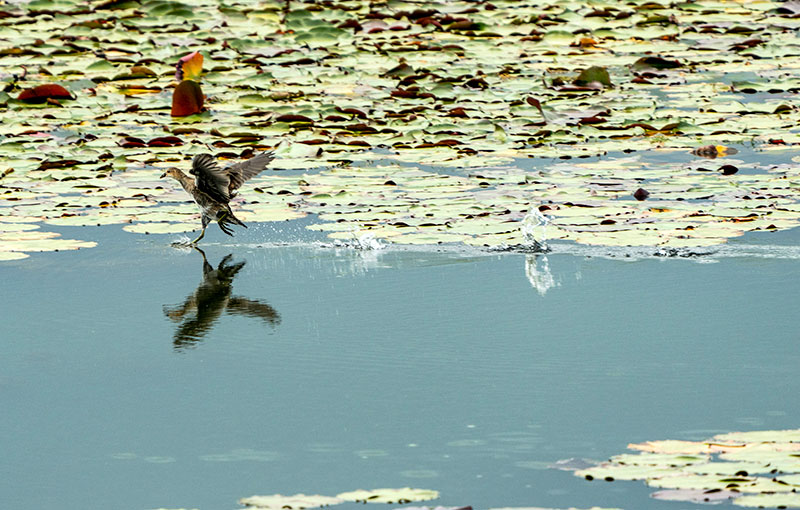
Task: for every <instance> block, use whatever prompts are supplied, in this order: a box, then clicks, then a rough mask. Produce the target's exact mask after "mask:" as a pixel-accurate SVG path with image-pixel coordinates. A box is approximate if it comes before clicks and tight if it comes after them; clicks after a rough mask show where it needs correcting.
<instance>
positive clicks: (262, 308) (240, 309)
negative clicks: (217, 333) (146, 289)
mask: <svg viewBox="0 0 800 510" xmlns="http://www.w3.org/2000/svg"><path fill="white" fill-rule="evenodd" d="M194 249H195V250H197V251H199V252H200V254H201V255H202V256H203V281H202V282H200V285H198V286H197V290H195V291H194V292H193V293H191V294H189V296H187V297H186V300H185V301H184V302H183V304H180V305H173V306H168V305H164V315H166V316H167V317H168V318H169V319H170V320H172V321H173V322H176V323H180V325H179V326H178V329H177V330H176V331H175V336H174V339H173V344H174V346H175V349H177V350H181V349H185V348H187V347H192V346H194V344H196V343H197V342H198V341H200V340H202V339H203V337H204V336H205V335H206V334H207V333H208V332H209V331H210V330H211V328H212V327H214V323H215V322H217V319H219V317H220V316H221V315H222V314H223V313H229V314H231V315H244V316H247V317H253V318H258V319H262V320H263V321H264V322H266V323H267V324H269V325H270V326H272V327H274V326H276V325H278V324H280V322H281V316H280V314H279V313H278V312H277V310H275V309H274V308H272V307H271V306H270V305H268V304H266V303H262V302H261V301H257V300H252V299H247V298H243V297H239V296H232V295H231V293H232V291H233V279H234V278H236V275H237V274H238V273H239V271H241V270H242V268H243V267H244V265H245V262H244V261H242V262H237V263H235V264H232V263H231V258H232V257H233V255H232V254H229V255H227V256H226V257H225V258H223V259H222V261H221V262H220V263H219V265H218V266H217V268H216V269H214V267H213V266H212V265H211V264H209V263H208V260H207V259H206V254H205V253H204V252H203V250H201V249H200V248H197V247H196V246H195V247H194Z"/></svg>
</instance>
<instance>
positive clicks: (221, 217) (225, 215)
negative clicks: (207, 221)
mask: <svg viewBox="0 0 800 510" xmlns="http://www.w3.org/2000/svg"><path fill="white" fill-rule="evenodd" d="M217 223H218V224H219V228H220V229H221V230H222V231H223V232H225V233H226V234H228V235H229V236H231V237H233V230H231V225H239V226H240V227H244V228H247V225H245V224H244V223H242V221H241V220H240V219H239V218H237V217H236V216H234V215H233V212H231V211H230V210H229V211H227V212H222V213H219V214H218V215H217Z"/></svg>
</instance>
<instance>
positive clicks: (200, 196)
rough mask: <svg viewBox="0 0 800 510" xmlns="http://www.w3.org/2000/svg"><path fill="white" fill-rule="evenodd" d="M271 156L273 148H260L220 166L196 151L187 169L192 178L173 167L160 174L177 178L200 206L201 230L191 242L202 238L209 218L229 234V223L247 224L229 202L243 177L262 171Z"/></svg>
mask: <svg viewBox="0 0 800 510" xmlns="http://www.w3.org/2000/svg"><path fill="white" fill-rule="evenodd" d="M273 159H275V155H274V154H273V153H272V152H262V153H259V154H257V155H255V156H253V157H252V158H250V159H248V160H246V161H242V162H241V163H234V164H232V165H228V166H226V167H225V168H220V167H219V165H218V164H217V161H216V159H215V158H214V157H213V156H212V155H211V154H198V155H196V156H195V157H194V158H192V169H191V170H189V173H190V174H191V175H193V176H194V178H192V177H190V176H188V175H186V174H185V173H183V171H182V170H180V169H179V168H175V167H171V168H168V169H167V171H166V172H164V173H163V174H161V178H162V179H163V178H164V177H166V176H167V175H169V176H170V177H172V178H173V179H175V180H176V181H178V182H179V183H180V184H181V186H183V189H185V190H186V192H187V193H189V194H190V195H192V198H193V199H194V201H195V202H196V203H197V205H198V207H200V213H201V215H202V216H201V221H202V224H203V230H202V231H201V232H200V235H199V236H198V237H197V239H195V240H194V241H192V242H191V243H189V244H190V245H195V244H197V243H198V242H199V241H200V239H202V238H203V236H204V235H205V234H206V227H207V226H208V224H209V223H211V222H212V221H216V222H217V223H218V224H219V228H220V229H221V230H222V231H223V232H225V233H226V234H228V235H229V236H232V235H233V230H232V229H231V225H239V226H242V227H244V228H247V225H245V224H244V223H242V222H241V221H240V220H239V218H237V217H236V216H234V215H233V211H231V207H230V205H228V203H229V202H230V201H231V198H233V197H234V196H236V193H234V192H235V191H236V190H237V189H239V188H240V187H241V185H242V184H244V182H245V181H246V180H248V179H251V178H253V177H255V176H256V175H258V174H259V173H261V172H262V171H263V170H264V169H265V168H267V165H269V163H270V162H271V161H272V160H273Z"/></svg>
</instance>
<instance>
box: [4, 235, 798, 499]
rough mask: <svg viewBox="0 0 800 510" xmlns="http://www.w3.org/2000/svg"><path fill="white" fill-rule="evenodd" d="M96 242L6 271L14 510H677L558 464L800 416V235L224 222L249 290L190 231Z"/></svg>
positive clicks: (631, 487)
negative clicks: (425, 494)
mask: <svg viewBox="0 0 800 510" xmlns="http://www.w3.org/2000/svg"><path fill="white" fill-rule="evenodd" d="M66 232H69V231H66ZM87 233H88V234H87ZM81 234H83V235H82V238H84V239H87V238H95V239H98V240H100V241H101V244H100V246H98V247H97V248H94V249H91V250H82V251H80V252H69V253H58V254H41V255H33V256H32V257H31V258H30V259H27V260H23V261H18V262H11V263H3V264H2V265H0V281H2V282H3V305H2V311H1V312H0V317H2V319H3V320H2V334H1V335H0V336H1V337H2V343H1V344H0V349H2V350H0V409H2V413H0V434H2V456H0V507H2V508H13V509H17V510H21V509H41V508H59V509H109V508H114V509H148V508H159V507H168V508H180V507H187V508H193V507H197V508H200V509H233V508H236V507H237V504H236V501H237V499H238V498H240V497H244V496H250V495H253V494H274V493H283V494H287V493H289V494H291V493H295V492H305V493H321V494H329V495H335V494H336V493H338V492H342V491H345V490H353V489H358V488H377V487H402V486H414V487H421V488H430V489H437V490H439V491H441V493H442V498H441V499H440V500H439V501H437V502H436V503H435V504H443V505H473V507H475V508H476V509H477V508H490V507H498V506H549V507H561V508H566V507H570V506H574V507H590V506H593V505H601V506H617V507H621V508H626V509H661V508H663V509H675V510H677V509H680V508H688V507H692V505H689V504H681V503H670V502H659V501H655V500H651V499H649V497H648V494H649V492H650V490H649V489H647V488H646V487H645V486H644V485H643V484H641V483H637V482H630V483H628V482H614V483H605V482H591V483H590V482H587V481H584V480H582V479H579V478H576V477H574V476H573V475H572V474H571V473H567V472H562V471H558V470H553V469H546V467H547V465H548V464H549V463H551V462H554V461H557V460H559V459H564V458H569V457H584V458H593V459H603V458H606V457H608V456H611V455H614V454H617V453H622V452H623V451H624V450H625V447H626V445H627V444H628V443H630V442H638V441H644V440H654V439H667V438H676V439H704V438H707V437H709V436H710V435H713V434H715V433H717V432H721V431H729V430H753V429H761V428H796V427H798V424H800V410H799V409H798V407H797V405H796V400H797V399H796V396H797V394H798V393H800V379H798V378H797V366H798V363H799V362H800V355H799V354H798V353H800V350H799V349H798V341H799V340H800V333H798V329H797V298H798V285H797V282H798V277H800V268H799V267H800V266H798V260H797V249H796V248H795V247H796V246H797V245H798V244H800V243H798V242H797V241H798V235H797V234H796V233H791V232H790V233H788V234H787V233H784V234H775V235H772V237H770V236H767V237H761V238H756V237H749V238H747V239H746V240H745V241H741V242H740V245H739V247H738V248H737V247H736V246H734V248H729V249H728V251H727V252H726V253H727V255H725V256H720V257H716V258H713V259H711V260H713V261H714V263H702V260H706V259H707V258H706V259H699V260H700V261H698V260H694V259H692V260H687V259H675V258H672V259H664V258H644V259H639V260H629V259H627V258H626V257H624V255H623V256H619V257H617V258H614V259H609V258H604V257H587V254H591V253H590V252H587V251H583V252H581V251H575V252H570V251H569V249H559V248H558V247H557V249H556V250H555V252H554V253H551V254H550V255H549V256H548V257H547V260H546V261H545V260H544V258H543V257H541V256H540V257H538V258H534V257H533V256H526V255H520V254H502V255H497V254H494V255H493V254H486V253H481V252H463V251H443V252H437V251H433V250H429V251H407V250H395V249H384V250H379V251H358V250H353V249H332V248H321V247H319V246H315V245H313V244H312V243H305V244H303V243H300V244H297V243H295V244H291V245H287V246H278V245H275V244H270V245H262V246H259V245H258V242H259V241H266V240H267V239H274V238H275V237H276V236H277V237H280V236H281V235H283V236H284V237H286V238H287V239H289V238H292V237H293V236H294V234H291V233H289V234H286V233H283V234H280V233H277V234H276V233H275V232H273V230H272V229H271V228H268V227H260V228H259V227H258V226H254V228H251V229H250V230H248V231H247V232H246V233H242V234H240V236H239V237H237V240H239V241H240V242H242V243H245V244H230V243H231V242H230V241H229V240H228V239H223V238H222V237H223V236H222V235H221V234H219V232H217V231H216V230H215V231H214V232H211V231H210V232H209V236H208V238H209V239H208V241H209V244H208V245H206V246H205V254H206V256H207V259H208V262H209V263H210V264H211V266H213V268H217V266H218V264H219V263H220V261H221V260H222V259H223V258H224V257H226V256H227V255H229V254H230V255H231V257H230V259H228V262H227V267H228V268H229V271H228V272H229V273H236V271H235V270H234V269H231V268H233V267H234V266H235V264H237V263H240V262H245V264H244V265H243V266H241V267H239V268H238V273H236V274H231V275H229V276H228V277H227V278H228V281H227V283H226V282H224V281H223V282H219V281H218V280H217V281H216V282H215V281H214V279H213V277H210V278H206V279H205V283H204V275H203V257H202V256H201V254H200V253H199V252H196V251H190V250H185V251H181V250H176V249H174V248H171V247H169V245H168V242H169V240H170V239H171V237H170V236H148V237H138V236H133V235H130V234H124V233H121V232H119V231H118V230H117V229H116V228H102V229H100V228H98V229H94V230H87V231H83V232H81ZM765 242H770V243H773V242H774V243H778V244H783V247H774V248H770V247H765V246H758V244H759V243H760V244H762V245H763V243H765ZM220 243H229V244H220ZM748 243H750V244H752V243H756V246H750V245H749V244H748ZM745 245H747V246H745ZM748 246H749V247H748ZM737 250H738V251H737ZM746 253H752V255H746ZM769 254H773V255H777V257H776V258H766V257H764V256H763V255H769ZM740 255H741V256H740ZM526 267H527V272H526ZM212 276H213V275H212ZM537 287H538V288H537ZM193 300H195V301H193ZM193 303H199V306H200V310H201V313H199V314H198V313H196V312H197V309H195V308H193V307H192V306H193ZM226 307H227V308H226ZM343 508H344V507H343Z"/></svg>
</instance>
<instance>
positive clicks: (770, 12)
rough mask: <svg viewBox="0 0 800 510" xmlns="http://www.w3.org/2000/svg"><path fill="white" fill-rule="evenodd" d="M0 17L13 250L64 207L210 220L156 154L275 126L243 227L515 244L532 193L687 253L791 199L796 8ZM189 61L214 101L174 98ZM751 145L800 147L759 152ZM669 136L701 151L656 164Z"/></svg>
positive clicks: (109, 219)
mask: <svg viewBox="0 0 800 510" xmlns="http://www.w3.org/2000/svg"><path fill="white" fill-rule="evenodd" d="M2 14H3V15H2V17H0V64H1V65H2V69H3V72H2V73H0V82H2V85H3V91H2V92H0V115H2V117H3V123H2V126H0V232H4V233H5V234H3V236H4V237H3V238H2V240H0V252H5V253H12V252H13V253H15V254H20V253H25V252H28V251H34V248H31V249H28V248H29V247H30V246H32V245H29V244H28V242H29V241H36V242H39V241H41V240H42V239H33V240H26V239H25V236H23V235H22V234H12V233H11V232H32V231H41V234H37V235H39V236H46V235H52V233H46V232H45V231H46V230H47V229H48V224H52V225H97V224H124V225H125V229H126V230H128V231H131V232H137V233H159V232H162V233H171V232H179V231H188V230H192V229H195V228H196V226H197V223H198V216H197V212H196V210H195V208H194V207H193V205H192V204H191V203H189V202H188V201H187V197H186V196H185V195H183V194H182V191H179V190H175V189H174V183H166V182H164V181H159V180H158V175H160V173H161V172H162V171H163V169H164V168H165V167H167V166H181V165H183V166H188V164H189V160H190V159H191V157H192V156H193V155H194V154H197V153H200V152H211V153H213V154H214V155H215V156H216V157H218V158H220V159H221V160H232V159H237V158H240V157H248V156H250V155H252V154H253V153H254V152H256V151H259V150H267V149H272V148H274V147H275V146H277V145H278V144H279V143H280V142H282V141H283V142H284V147H286V149H285V150H284V152H283V153H282V154H281V155H280V157H279V158H278V159H277V160H276V161H275V162H274V163H273V167H274V168H275V169H277V170H284V171H286V172H283V173H281V172H278V173H274V174H265V175H263V176H260V177H259V178H258V179H257V180H254V181H253V183H254V186H255V187H256V188H258V189H260V190H262V191H264V193H263V194H261V195H258V194H256V193H253V192H252V189H251V190H247V189H246V190H243V194H242V195H243V196H242V197H241V198H240V199H239V200H240V202H239V203H238V204H236V205H235V206H236V207H239V208H241V209H243V210H245V211H246V213H245V214H243V215H242V219H243V220H245V221H248V220H249V221H280V220H289V219H293V218H298V217H302V216H305V215H308V214H315V215H319V220H318V221H316V223H315V225H314V226H313V227H312V228H316V229H320V230H325V231H328V232H330V233H331V235H332V236H333V237H337V236H347V235H359V233H361V232H364V231H370V232H371V233H372V234H373V235H375V236H376V237H380V238H385V239H391V240H392V241H393V242H397V243H440V242H468V243H471V244H476V245H488V246H500V245H505V244H512V245H513V244H515V243H518V242H519V239H520V223H521V222H522V220H523V218H524V217H525V215H526V214H528V212H529V211H530V210H532V209H536V210H539V212H540V213H542V214H546V215H548V216H551V217H552V222H551V226H550V227H548V234H549V235H550V236H552V238H562V239H569V240H573V241H575V242H578V243H586V244H600V245H663V246H672V247H677V246H697V245H709V244H719V243H721V242H724V241H725V240H726V239H729V238H731V237H734V236H737V235H740V234H742V233H743V232H747V231H751V230H780V229H785V228H791V227H793V226H795V225H796V224H797V221H798V218H800V205H799V204H798V202H799V201H800V200H799V199H798V197H799V196H800V193H798V188H799V187H800V186H798V182H797V173H798V165H797V164H796V162H790V161H791V160H792V157H793V156H795V159H796V155H797V154H798V147H797V145H798V143H800V127H798V126H800V109H798V107H797V105H796V101H795V99H796V95H797V92H798V91H800V78H798V77H797V73H796V70H797V68H798V67H800V37H798V30H797V28H798V27H799V26H800V9H797V8H796V6H795V5H794V3H792V2H769V1H758V2H752V1H744V0H740V1H720V0H701V1H698V2H691V3H690V2H684V3H667V2H654V1H649V0H647V1H646V0H633V1H630V2H625V3H624V4H621V3H619V2H611V1H602V0H601V1H597V2H592V3H586V2H579V1H566V2H557V3H553V2H543V1H517V0H498V1H493V2H488V1H486V2H468V1H457V0H440V1H435V2H426V3H425V4H424V5H423V4H419V3H416V2H404V1H392V2H386V1H378V2H376V1H369V2H368V1H365V0H358V1H356V0H342V1H340V2H317V1H311V0H307V1H292V2H285V1H277V0H274V1H271V2H270V1H256V0H233V1H226V2H221V1H217V0H201V1H197V2H195V1H193V2H185V3H184V2H180V1H174V2H163V1H161V0H130V1H121V0H94V1H89V2H78V3H75V2H64V1H62V0H32V1H30V2H18V3H16V2H15V3H10V4H8V5H6V6H3V8H2ZM190 55H193V57H191V59H192V62H193V63H194V62H199V61H200V60H201V59H200V57H201V56H202V57H203V59H202V61H203V65H202V69H204V72H203V73H202V77H201V76H200V68H199V67H198V66H197V65H196V64H193V66H194V67H192V68H191V69H190V72H189V75H190V78H191V80H192V83H196V82H194V81H193V80H202V84H203V91H202V94H200V95H197V94H195V95H196V96H197V98H199V99H202V100H203V101H202V105H200V104H199V103H198V104H195V106H197V108H196V110H200V109H202V110H204V111H203V112H202V113H195V114H190V115H187V116H178V117H173V116H172V115H171V113H173V111H172V98H173V95H174V94H173V92H174V90H175V88H176V87H180V83H184V84H185V83H186V81H187V76H186V75H183V76H181V75H179V76H176V73H175V70H176V65H178V64H179V62H180V63H183V64H185V63H187V62H188V58H187V57H188V56H190ZM181 59H184V60H181ZM181 68H182V67H181ZM179 74H180V73H179ZM178 79H180V80H183V81H182V82H180V83H179V82H178V81H177V80H178ZM184 87H188V85H184ZM203 96H205V97H203ZM193 104H194V103H193ZM180 113H181V114H183V113H187V112H185V111H183V112H180ZM737 144H750V145H752V146H754V147H755V148H756V150H757V151H758V152H756V154H759V153H764V154H766V153H774V154H777V155H781V156H783V157H784V160H785V162H786V164H783V165H772V166H770V165H767V164H758V163H752V164H748V165H745V164H743V163H742V162H741V161H737V160H733V159H731V156H733V155H734V152H735V151H733V150H727V149H726V148H728V147H730V146H731V145H737ZM719 147H721V148H722V149H719ZM672 151H674V152H676V153H677V154H680V155H683V156H685V157H683V158H681V157H674V158H672V159H671V161H672V162H671V163H663V162H661V163H660V162H658V161H660V160H659V159H658V158H655V159H654V158H650V157H649V156H650V155H653V154H663V153H665V152H672ZM692 151H694V154H692ZM712 154H713V156H714V157H715V158H716V159H714V160H713V161H711V160H709V159H699V158H708V157H709V155H712ZM532 158H533V159H532ZM589 158H591V159H589ZM575 161H577V162H578V163H573V162H575ZM9 225H26V226H25V227H19V226H9ZM15 228H16V229H17V230H13V229H15ZM48 239H49V238H48ZM12 242H13V243H14V244H10V243H12ZM88 245H89V244H84V245H82V246H88ZM36 246H38V248H36V249H45V248H48V249H51V248H52V249H55V248H54V246H56V245H55V244H52V243H45V244H38V245H36ZM73 247H78V246H74V245H73ZM58 249H67V245H66V244H63V245H61V247H60V248H58ZM13 256H15V257H16V256H21V255H13Z"/></svg>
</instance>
